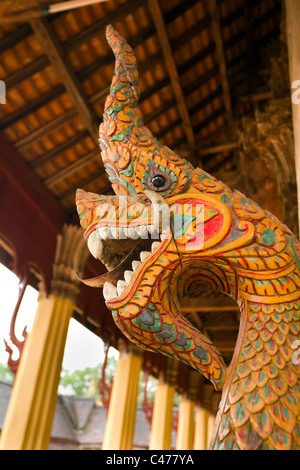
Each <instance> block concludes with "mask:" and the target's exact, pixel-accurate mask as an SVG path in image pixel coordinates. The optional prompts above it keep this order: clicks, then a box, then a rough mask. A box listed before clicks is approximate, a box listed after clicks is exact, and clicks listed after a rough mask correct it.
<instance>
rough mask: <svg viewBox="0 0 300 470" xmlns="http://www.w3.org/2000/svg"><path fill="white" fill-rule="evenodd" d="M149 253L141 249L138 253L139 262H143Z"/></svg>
mask: <svg viewBox="0 0 300 470" xmlns="http://www.w3.org/2000/svg"><path fill="white" fill-rule="evenodd" d="M149 255H150V252H149V251H141V253H140V259H141V262H142V263H143V262H144V261H145V260H146V259H147V258H148V256H149Z"/></svg>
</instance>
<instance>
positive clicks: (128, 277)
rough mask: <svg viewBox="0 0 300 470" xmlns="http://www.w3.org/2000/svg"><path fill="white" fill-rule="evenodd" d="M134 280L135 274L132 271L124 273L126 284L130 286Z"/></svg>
mask: <svg viewBox="0 0 300 470" xmlns="http://www.w3.org/2000/svg"><path fill="white" fill-rule="evenodd" d="M132 278H133V272H132V271H129V270H128V271H125V273H124V279H125V282H126V283H127V284H130V283H131V280H132Z"/></svg>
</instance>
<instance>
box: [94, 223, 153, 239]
mask: <svg viewBox="0 0 300 470" xmlns="http://www.w3.org/2000/svg"><path fill="white" fill-rule="evenodd" d="M96 233H97V235H98V237H99V238H100V239H101V240H107V239H108V238H112V239H115V240H124V239H126V238H131V239H132V240H136V239H137V238H141V239H147V238H148V237H149V235H150V236H151V235H152V236H153V234H156V233H157V232H156V229H155V226H154V225H139V226H137V227H98V228H97V229H96ZM157 236H158V235H157ZM149 238H150V237H149ZM153 238H157V237H153Z"/></svg>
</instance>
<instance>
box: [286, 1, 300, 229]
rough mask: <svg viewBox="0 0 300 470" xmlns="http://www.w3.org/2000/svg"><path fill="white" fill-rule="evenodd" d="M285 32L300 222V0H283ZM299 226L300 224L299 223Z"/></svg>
mask: <svg viewBox="0 0 300 470" xmlns="http://www.w3.org/2000/svg"><path fill="white" fill-rule="evenodd" d="M285 11H286V33H287V46H288V54H289V72H290V73H289V75H290V83H291V94H292V112H293V128H294V147H295V167H296V180H297V192H298V219H299V224H300V133H299V128H300V99H299V96H300V93H299V90H300V49H299V40H300V2H299V0H285ZM299 226H300V225H299Z"/></svg>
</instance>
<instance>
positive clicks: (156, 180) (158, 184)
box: [151, 175, 167, 189]
mask: <svg viewBox="0 0 300 470" xmlns="http://www.w3.org/2000/svg"><path fill="white" fill-rule="evenodd" d="M151 183H152V185H153V186H154V188H157V189H160V188H163V187H164V186H165V185H166V183H167V180H166V178H165V177H164V176H163V175H155V176H153V178H152V179H151Z"/></svg>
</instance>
